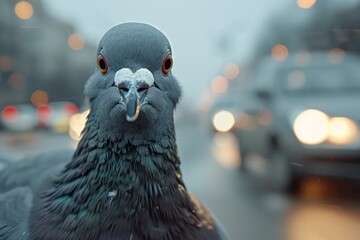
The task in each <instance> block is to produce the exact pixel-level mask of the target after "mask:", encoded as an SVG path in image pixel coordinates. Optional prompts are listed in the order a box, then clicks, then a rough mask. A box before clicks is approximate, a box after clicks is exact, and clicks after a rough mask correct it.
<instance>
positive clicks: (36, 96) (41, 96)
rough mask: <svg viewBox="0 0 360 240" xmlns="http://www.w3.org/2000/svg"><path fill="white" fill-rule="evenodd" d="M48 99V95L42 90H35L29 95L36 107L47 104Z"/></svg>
mask: <svg viewBox="0 0 360 240" xmlns="http://www.w3.org/2000/svg"><path fill="white" fill-rule="evenodd" d="M48 101H49V95H48V93H47V92H45V91H43V90H36V91H34V92H33V93H32V95H31V102H32V104H34V106H36V107H40V106H41V105H44V104H47V103H48Z"/></svg>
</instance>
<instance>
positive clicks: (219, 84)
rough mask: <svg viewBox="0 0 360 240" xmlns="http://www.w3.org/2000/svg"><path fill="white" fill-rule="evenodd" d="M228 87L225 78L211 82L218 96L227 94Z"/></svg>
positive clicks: (221, 77)
mask: <svg viewBox="0 0 360 240" xmlns="http://www.w3.org/2000/svg"><path fill="white" fill-rule="evenodd" d="M228 87H229V84H228V80H227V79H226V78H225V77H223V76H217V77H215V78H214V79H213V80H212V82H211V89H212V91H213V92H214V93H216V94H222V93H225V92H226V91H227V90H228Z"/></svg>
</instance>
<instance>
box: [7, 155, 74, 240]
mask: <svg viewBox="0 0 360 240" xmlns="http://www.w3.org/2000/svg"><path fill="white" fill-rule="evenodd" d="M72 155H73V150H70V149H68V150H59V151H52V152H48V153H44V154H37V155H33V156H30V157H28V158H25V159H23V160H19V161H16V162H14V163H10V164H8V165H7V166H6V168H5V169H4V170H3V171H2V172H0V240H5V239H6V240H12V239H14V240H20V239H24V240H25V239H27V228H26V226H27V218H28V215H29V212H30V209H31V206H32V201H33V198H35V197H36V194H37V193H38V192H41V189H40V188H41V186H43V184H44V183H46V182H48V181H47V180H49V179H51V178H53V177H55V176H56V174H57V173H59V172H60V171H61V169H62V168H63V167H64V165H65V164H66V163H68V162H69V161H70V159H71V156H72Z"/></svg>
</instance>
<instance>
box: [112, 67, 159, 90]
mask: <svg viewBox="0 0 360 240" xmlns="http://www.w3.org/2000/svg"><path fill="white" fill-rule="evenodd" d="M127 81H133V82H134V83H136V82H141V83H144V82H145V83H146V84H148V85H149V87H150V86H152V85H154V75H153V74H152V73H151V72H150V71H149V70H148V69H147V68H140V69H138V70H137V71H136V72H135V73H133V72H132V71H131V69H129V68H122V69H120V70H119V71H117V72H116V73H115V77H114V82H115V85H116V86H118V85H119V84H120V83H122V82H127Z"/></svg>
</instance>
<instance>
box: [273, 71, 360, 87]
mask: <svg viewBox="0 0 360 240" xmlns="http://www.w3.org/2000/svg"><path fill="white" fill-rule="evenodd" d="M359 77H360V73H359V71H358V70H357V69H356V68H355V67H350V66H347V67H343V66H326V67H324V66H323V67H309V68H302V69H295V68H294V69H286V70H283V71H281V72H280V79H281V88H282V89H283V90H284V91H286V92H306V91H316V92H320V91H342V90H349V89H354V88H355V89H359V88H360V78H359Z"/></svg>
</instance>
